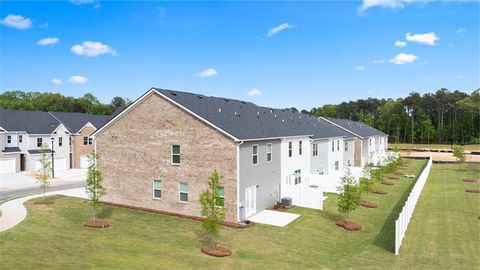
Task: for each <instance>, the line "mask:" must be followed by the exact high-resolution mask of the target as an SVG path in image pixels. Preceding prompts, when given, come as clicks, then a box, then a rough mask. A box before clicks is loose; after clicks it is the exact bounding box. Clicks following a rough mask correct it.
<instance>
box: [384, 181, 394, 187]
mask: <svg viewBox="0 0 480 270" xmlns="http://www.w3.org/2000/svg"><path fill="white" fill-rule="evenodd" d="M382 185H386V186H393V185H395V184H394V183H393V182H389V181H383V182H382Z"/></svg>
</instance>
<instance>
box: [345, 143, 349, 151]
mask: <svg viewBox="0 0 480 270" xmlns="http://www.w3.org/2000/svg"><path fill="white" fill-rule="evenodd" d="M347 151H348V142H345V152H347Z"/></svg>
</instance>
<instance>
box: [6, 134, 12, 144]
mask: <svg viewBox="0 0 480 270" xmlns="http://www.w3.org/2000/svg"><path fill="white" fill-rule="evenodd" d="M7 143H12V136H10V135H8V136H7Z"/></svg>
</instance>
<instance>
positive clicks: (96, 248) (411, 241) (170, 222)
mask: <svg viewBox="0 0 480 270" xmlns="http://www.w3.org/2000/svg"><path fill="white" fill-rule="evenodd" d="M424 164H425V162H424V161H419V160H416V161H413V162H412V163H411V165H410V166H409V168H408V169H407V170H406V172H407V173H411V174H415V175H418V174H419V172H420V171H421V169H422V168H423V166H424ZM455 166H459V165H434V166H433V170H432V173H431V177H430V179H429V180H428V182H427V185H426V186H425V190H424V193H423V194H422V196H421V198H420V201H419V204H418V207H417V209H416V212H415V214H414V216H413V219H412V222H411V223H410V226H409V229H408V231H407V234H406V237H405V239H404V244H403V246H402V248H401V250H400V255H399V256H395V255H394V253H393V249H394V221H395V219H396V218H397V216H398V213H399V211H400V209H401V207H402V206H403V203H404V201H405V199H406V196H407V195H408V191H409V190H410V189H411V187H412V185H413V183H414V181H413V180H407V179H401V180H397V181H396V185H395V186H382V187H381V188H382V189H384V190H387V191H388V192H389V194H388V195H386V196H381V195H373V194H372V195H369V198H368V199H369V200H371V201H374V202H376V203H377V204H378V205H379V208H377V209H366V208H359V209H358V210H357V211H356V212H355V213H353V214H352V219H353V220H355V221H357V222H359V223H360V224H362V225H363V226H364V228H363V230H362V231H359V232H347V231H344V230H343V229H341V228H339V227H336V226H335V224H334V221H336V220H338V219H339V218H340V216H339V215H338V212H337V210H336V196H335V195H333V194H328V195H327V196H329V198H328V199H327V200H326V201H325V210H324V211H316V210H312V209H306V208H299V207H295V208H293V209H291V212H293V213H298V214H301V217H300V218H299V219H297V220H296V221H294V222H293V223H291V224H290V225H288V226H287V227H285V228H277V227H272V226H266V225H260V224H256V225H255V226H253V227H251V228H247V229H232V228H223V229H222V242H223V244H224V245H227V246H230V247H232V249H233V255H232V256H231V257H228V258H222V259H219V258H212V257H208V256H206V255H204V254H202V253H200V247H201V246H202V241H201V239H202V231H201V225H200V223H199V222H196V221H190V220H185V219H181V218H177V217H170V216H163V215H156V214H151V213H145V212H140V211H134V210H129V209H123V208H114V207H103V208H102V214H101V215H102V216H103V218H105V219H107V220H109V221H110V222H111V224H112V226H111V227H110V228H108V229H103V230H97V229H90V228H85V227H83V226H82V223H83V222H84V221H85V220H86V219H88V217H89V214H90V208H89V205H88V204H87V203H85V202H84V201H83V200H81V199H75V198H68V197H56V198H55V200H56V202H55V204H54V205H47V206H38V205H33V204H32V202H29V203H28V204H27V208H28V210H29V214H28V217H27V219H26V220H25V221H24V222H22V223H21V224H19V225H18V226H17V227H15V228H13V229H11V230H9V231H7V232H4V233H0V264H1V266H2V267H1V268H2V269H30V268H35V269H207V268H209V269H212V268H213V269H478V267H479V260H480V257H479V256H480V255H479V252H478V251H479V241H478V239H480V235H479V230H478V226H479V220H478V219H477V218H478V216H479V215H480V213H479V212H480V211H479V210H480V209H479V207H480V194H468V193H465V192H464V189H465V188H467V187H477V188H478V187H479V185H478V183H477V184H469V183H464V182H461V179H462V178H464V177H477V178H478V171H476V172H475V173H473V172H471V171H469V172H454V171H453V170H452V169H453V168H454V167H455ZM472 168H474V167H473V166H472ZM475 168H476V167H475Z"/></svg>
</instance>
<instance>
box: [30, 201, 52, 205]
mask: <svg viewBox="0 0 480 270" xmlns="http://www.w3.org/2000/svg"><path fill="white" fill-rule="evenodd" d="M54 203H55V201H52V200H38V201H34V202H33V204H38V205H46V204H54Z"/></svg>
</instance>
